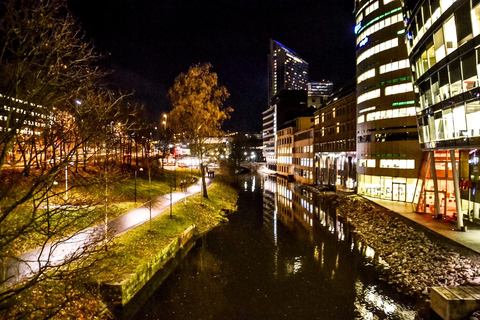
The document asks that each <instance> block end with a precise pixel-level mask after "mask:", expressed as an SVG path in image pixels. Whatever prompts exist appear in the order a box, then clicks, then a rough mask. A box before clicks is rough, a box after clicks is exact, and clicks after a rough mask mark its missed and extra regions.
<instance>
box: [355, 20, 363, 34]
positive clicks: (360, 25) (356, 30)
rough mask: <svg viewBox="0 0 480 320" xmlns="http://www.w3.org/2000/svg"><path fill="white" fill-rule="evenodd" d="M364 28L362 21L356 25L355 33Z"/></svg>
mask: <svg viewBox="0 0 480 320" xmlns="http://www.w3.org/2000/svg"><path fill="white" fill-rule="evenodd" d="M361 28H362V22H361V21H360V22H359V23H358V24H357V25H356V26H355V34H357V33H358V30H360V29H361Z"/></svg>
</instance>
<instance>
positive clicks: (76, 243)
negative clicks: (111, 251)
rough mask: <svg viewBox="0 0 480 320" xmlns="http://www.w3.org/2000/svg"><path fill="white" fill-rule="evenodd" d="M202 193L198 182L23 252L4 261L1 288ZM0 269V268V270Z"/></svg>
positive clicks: (59, 262) (209, 179)
mask: <svg viewBox="0 0 480 320" xmlns="http://www.w3.org/2000/svg"><path fill="white" fill-rule="evenodd" d="M205 179H206V182H207V188H208V187H209V186H210V185H211V183H212V181H213V179H211V178H205ZM201 191H202V180H201V179H200V180H199V181H198V182H197V183H196V184H194V185H191V186H190V187H188V188H187V189H186V190H185V191H184V192H182V191H176V192H172V193H168V194H166V195H163V196H159V197H156V198H154V199H153V200H152V205H151V208H150V203H149V202H147V203H145V204H143V205H141V206H140V207H138V208H136V209H133V210H131V211H130V212H128V213H126V214H124V215H122V216H119V217H117V218H115V219H113V220H111V221H109V222H108V223H107V224H105V223H103V224H101V225H97V226H93V227H90V228H87V229H85V230H82V231H80V232H78V233H76V234H75V235H73V236H71V237H68V238H66V239H63V240H61V241H58V242H55V243H53V244H49V245H46V246H44V247H41V248H39V249H36V250H33V251H30V252H27V253H24V254H22V255H21V256H19V257H17V259H15V260H14V259H12V260H9V261H6V263H5V265H4V266H3V269H4V270H1V271H2V275H3V276H5V279H6V282H5V286H7V287H8V286H11V285H14V284H16V283H18V282H20V281H23V280H25V279H27V278H28V277H31V276H33V275H35V274H36V273H37V272H39V270H43V269H46V268H48V267H53V266H58V265H61V264H62V263H63V262H65V261H68V260H71V259H74V258H75V257H79V256H81V255H82V253H83V252H84V251H85V250H88V248H89V247H90V246H91V245H95V244H98V243H99V242H100V241H102V240H103V239H105V233H106V234H107V235H108V237H107V238H108V239H112V238H114V237H116V236H118V235H120V234H122V233H124V232H126V231H128V230H131V229H133V228H135V227H137V226H139V225H141V224H143V223H145V222H148V221H149V220H150V218H152V219H153V218H154V217H156V216H159V215H160V214H162V213H163V214H169V213H170V212H169V210H167V209H169V207H170V205H171V204H172V205H173V204H174V203H177V202H179V201H183V200H184V199H186V198H188V197H189V196H191V195H193V194H196V193H199V192H201ZM0 269H2V266H0Z"/></svg>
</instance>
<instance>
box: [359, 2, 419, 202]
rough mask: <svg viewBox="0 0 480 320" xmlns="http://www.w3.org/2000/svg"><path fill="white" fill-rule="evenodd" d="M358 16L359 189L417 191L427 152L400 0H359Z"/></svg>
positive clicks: (376, 193) (397, 195)
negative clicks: (419, 125)
mask: <svg viewBox="0 0 480 320" xmlns="http://www.w3.org/2000/svg"><path fill="white" fill-rule="evenodd" d="M355 5H356V6H355V17H356V26H355V34H356V74H357V86H356V87H357V115H356V116H357V146H356V156H357V173H358V175H357V177H358V181H357V192H358V193H359V194H362V195H366V196H371V197H376V198H381V199H388V200H394V201H406V202H412V201H413V200H414V197H415V191H416V186H417V179H418V176H419V171H420V170H419V169H420V166H421V163H422V152H421V150H420V146H419V144H418V133H417V122H416V117H415V95H414V92H413V83H412V78H411V70H410V63H409V60H408V55H407V49H406V45H405V40H404V39H405V35H404V32H405V26H404V22H403V13H402V3H401V2H400V0H358V1H356V4H355Z"/></svg>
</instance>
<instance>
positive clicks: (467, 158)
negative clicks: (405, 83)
mask: <svg viewBox="0 0 480 320" xmlns="http://www.w3.org/2000/svg"><path fill="white" fill-rule="evenodd" d="M405 15H406V18H407V21H408V24H407V29H406V41H407V48H408V53H409V59H410V64H411V69H412V71H413V77H414V83H415V87H416V88H418V96H417V99H418V108H417V117H418V125H419V129H418V130H419V138H420V147H421V149H422V150H424V151H426V152H428V158H427V160H428V162H426V163H425V165H424V170H423V172H422V177H423V179H422V181H421V183H422V188H421V193H420V198H419V200H418V202H417V204H418V205H417V211H418V212H428V213H432V212H433V213H436V214H441V215H449V216H451V217H453V218H457V217H458V219H457V221H458V223H459V227H462V218H464V217H465V218H466V219H469V220H471V221H476V222H478V221H480V220H479V219H480V212H479V211H480V206H479V203H480V196H479V195H478V192H477V191H478V188H479V187H480V179H479V162H480V161H479V157H478V156H479V155H478V148H479V147H480V87H479V85H478V84H479V76H480V1H479V0H473V1H470V0H457V1H452V0H435V1H433V0H432V1H428V0H422V1H405ZM460 212H461V213H462V214H460Z"/></svg>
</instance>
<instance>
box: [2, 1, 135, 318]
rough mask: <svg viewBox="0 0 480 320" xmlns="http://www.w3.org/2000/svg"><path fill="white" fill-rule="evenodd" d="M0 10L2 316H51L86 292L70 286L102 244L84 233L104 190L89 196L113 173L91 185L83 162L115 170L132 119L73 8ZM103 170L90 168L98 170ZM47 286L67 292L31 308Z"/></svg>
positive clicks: (24, 5) (40, 5) (5, 6)
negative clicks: (120, 129) (116, 145)
mask: <svg viewBox="0 0 480 320" xmlns="http://www.w3.org/2000/svg"><path fill="white" fill-rule="evenodd" d="M0 6H1V9H0V12H1V13H2V16H1V20H0V38H1V41H0V72H1V74H2V77H0V105H1V106H4V107H3V108H2V107H0V115H1V118H0V126H1V127H2V130H0V181H2V183H1V184H0V319H2V317H5V318H8V319H15V318H22V317H25V316H29V317H35V318H42V317H45V318H47V317H51V316H52V315H53V314H55V313H57V312H60V311H61V306H65V305H67V304H68V303H70V302H71V299H73V298H74V297H73V294H74V293H75V294H78V293H79V292H80V291H81V290H71V291H69V290H67V288H72V286H73V284H76V285H77V284H78V283H76V282H75V281H76V280H78V276H79V275H80V274H82V272H85V270H86V269H85V268H87V267H88V266H89V265H90V262H88V263H87V262H86V261H87V260H86V257H88V255H89V253H91V252H94V251H95V250H98V246H96V242H97V241H100V240H102V238H101V237H98V236H97V237H95V236H96V235H95V234H94V235H89V234H85V233H82V232H78V230H81V229H83V228H84V227H85V223H86V221H87V222H88V221H93V219H92V217H93V216H95V215H98V214H99V212H101V211H99V210H101V208H100V209H97V208H98V206H97V205H98V204H99V203H100V200H99V196H98V194H100V193H98V194H95V193H94V192H90V193H89V192H86V190H87V189H94V188H100V187H101V186H105V184H103V180H102V178H103V177H104V178H105V179H107V178H108V177H107V174H108V170H105V171H106V172H107V174H105V175H104V176H103V175H102V176H100V175H98V176H99V178H98V179H93V178H91V176H97V175H96V174H91V175H90V176H89V175H87V174H80V172H78V170H76V167H77V165H78V163H79V162H83V169H84V170H82V171H88V170H89V167H88V166H87V164H88V163H90V164H93V161H92V160H95V163H96V164H97V165H105V168H107V164H108V161H109V150H111V149H109V148H110V147H111V146H112V143H113V142H112V139H114V136H115V134H113V132H112V130H111V126H112V124H115V123H119V122H122V121H123V124H124V125H125V124H126V120H125V118H123V117H122V115H121V112H120V111H119V110H120V107H119V104H120V101H121V99H122V95H117V94H113V93H112V92H111V91H109V90H105V89H99V87H98V83H99V80H100V79H101V78H102V77H103V76H104V72H103V71H101V70H100V69H98V68H97V67H95V65H96V63H97V61H98V59H99V56H98V55H97V54H96V53H95V51H94V49H93V48H92V46H91V45H90V44H88V43H87V42H85V41H84V39H83V35H82V32H81V29H80V28H79V26H77V25H76V23H75V20H74V19H73V18H72V16H71V15H70V14H69V12H68V10H67V8H66V5H65V1H61V0H2V1H0ZM102 159H105V160H102ZM72 164H73V166H72ZM98 168H99V167H98V166H97V167H93V166H92V165H90V170H91V171H93V172H91V173H95V172H96V170H97V171H98V170H99V169H98ZM69 182H70V183H69ZM72 182H75V183H72ZM73 186H75V187H76V188H77V189H79V190H80V189H81V190H82V191H84V192H83V193H82V196H81V197H78V196H75V194H74V193H73V192H72V187H73ZM87 208H90V209H89V210H87ZM87 237H90V238H91V241H90V242H85V241H84V240H82V241H83V242H81V241H80V239H84V238H87ZM25 243H27V244H25ZM78 243H80V244H81V245H78ZM33 248H36V250H35V251H31V252H30V253H29V254H22V253H24V252H25V251H28V250H30V249H33ZM42 286H49V287H50V288H52V287H55V290H54V291H55V292H56V293H58V291H59V290H61V289H62V288H63V289H65V290H64V292H63V293H62V294H57V295H55V298H56V299H57V300H56V301H55V303H53V304H52V302H51V301H50V302H48V301H44V300H43V299H39V302H38V304H35V303H33V301H30V303H27V304H25V301H27V300H22V299H29V298H27V297H30V298H31V295H33V294H35V292H38V290H39V289H38V288H42ZM43 288H45V287H43ZM42 301H44V303H43V302H42ZM42 303H43V304H42Z"/></svg>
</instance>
